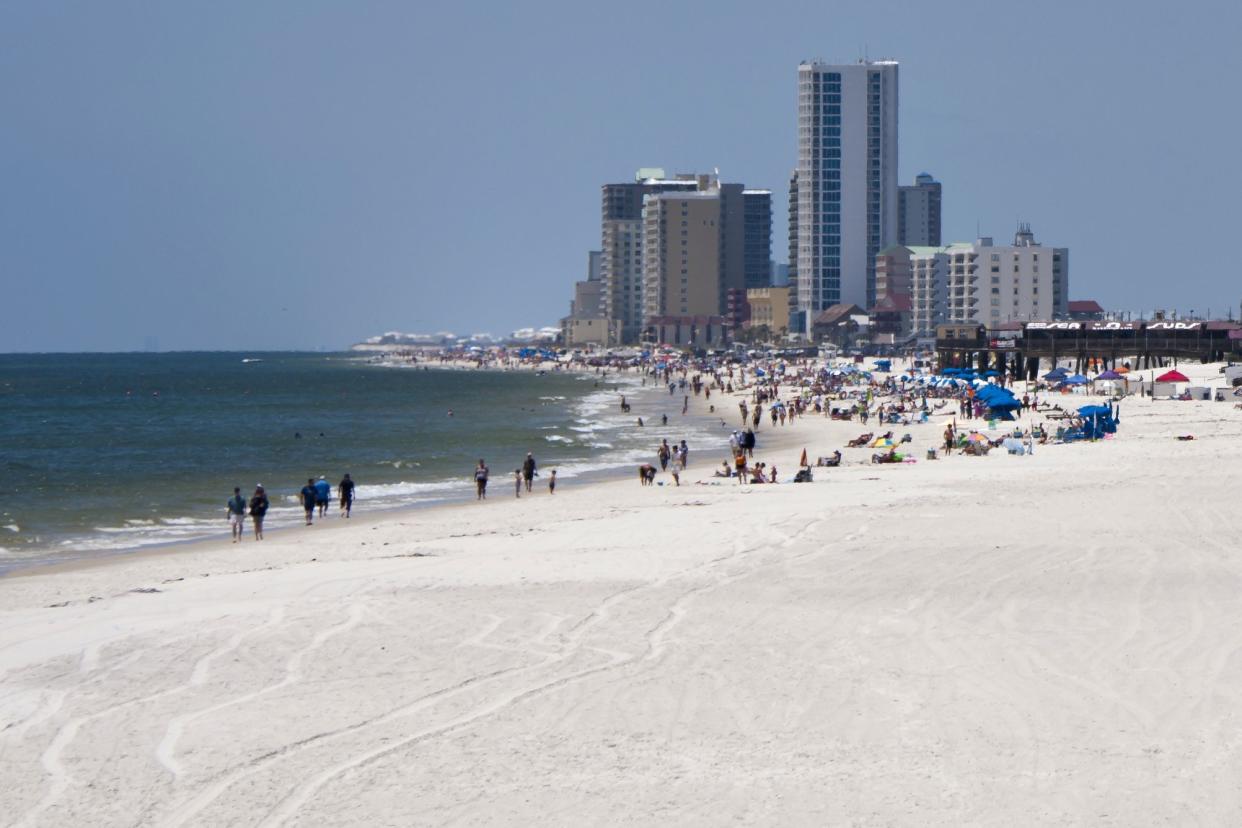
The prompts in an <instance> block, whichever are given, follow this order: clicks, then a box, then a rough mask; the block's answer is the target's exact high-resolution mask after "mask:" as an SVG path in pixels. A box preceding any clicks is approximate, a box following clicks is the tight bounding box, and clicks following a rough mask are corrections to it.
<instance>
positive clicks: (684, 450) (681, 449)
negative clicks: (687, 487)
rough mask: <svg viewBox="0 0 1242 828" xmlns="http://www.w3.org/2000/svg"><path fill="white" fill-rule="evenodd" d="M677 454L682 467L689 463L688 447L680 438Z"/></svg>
mask: <svg viewBox="0 0 1242 828" xmlns="http://www.w3.org/2000/svg"><path fill="white" fill-rule="evenodd" d="M677 455H678V459H679V460H680V461H681V467H682V468H683V469H684V468H685V467H686V466H688V465H690V447H689V446H687V445H686V441H685V440H682V441H681V445H680V446H678V447H677Z"/></svg>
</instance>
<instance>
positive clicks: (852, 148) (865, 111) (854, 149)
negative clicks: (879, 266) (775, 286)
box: [791, 60, 897, 324]
mask: <svg viewBox="0 0 1242 828" xmlns="http://www.w3.org/2000/svg"><path fill="white" fill-rule="evenodd" d="M797 176H798V177H797V181H798V225H797V227H798V260H797V274H798V283H797V296H798V299H797V302H798V310H799V311H801V312H803V314H802V316H803V317H804V318H805V319H807V320H810V319H814V318H815V316H816V315H817V314H818V312H819V311H821V310H823V309H824V308H827V307H829V306H831V305H834V304H837V303H842V302H844V303H852V304H857V305H861V306H863V307H871V306H872V305H873V304H874V303H875V255H876V253H878V252H879V251H881V250H883V249H884V248H886V247H888V246H889V245H891V244H893V243H894V242H895V241H896V240H897V62H896V61H889V60H883V61H871V60H864V61H859V62H858V63H850V64H828V63H818V62H814V63H802V64H800V65H799V66H798V169H797ZM791 264H792V263H791ZM808 324H809V322H808Z"/></svg>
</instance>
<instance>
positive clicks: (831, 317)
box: [812, 304, 866, 325]
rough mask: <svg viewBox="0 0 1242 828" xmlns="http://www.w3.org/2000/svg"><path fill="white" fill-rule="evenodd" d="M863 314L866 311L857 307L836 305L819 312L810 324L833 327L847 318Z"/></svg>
mask: <svg viewBox="0 0 1242 828" xmlns="http://www.w3.org/2000/svg"><path fill="white" fill-rule="evenodd" d="M865 313H866V311H864V310H863V309H862V308H860V307H858V305H848V304H836V305H832V306H831V307H827V308H824V309H823V310H822V311H820V312H819V315H818V316H816V317H815V321H814V322H813V323H812V324H815V325H835V324H837V323H838V322H841V321H843V320H845V319H847V318H848V317H851V316H858V315H860V314H865Z"/></svg>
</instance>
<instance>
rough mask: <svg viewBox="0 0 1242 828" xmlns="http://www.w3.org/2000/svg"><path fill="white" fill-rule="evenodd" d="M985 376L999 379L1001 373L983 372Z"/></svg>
mask: <svg viewBox="0 0 1242 828" xmlns="http://www.w3.org/2000/svg"><path fill="white" fill-rule="evenodd" d="M983 375H984V376H985V377H999V376H1000V371H984V372H983Z"/></svg>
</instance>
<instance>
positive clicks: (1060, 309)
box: [907, 224, 1069, 335]
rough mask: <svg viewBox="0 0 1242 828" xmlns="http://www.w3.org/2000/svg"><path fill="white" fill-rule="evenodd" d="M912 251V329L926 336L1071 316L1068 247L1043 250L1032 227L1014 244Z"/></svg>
mask: <svg viewBox="0 0 1242 828" xmlns="http://www.w3.org/2000/svg"><path fill="white" fill-rule="evenodd" d="M907 249H908V250H909V251H910V300H911V301H910V304H911V307H912V311H913V315H914V316H913V320H912V325H913V329H914V331H916V332H917V333H919V334H921V335H926V334H927V333H929V332H932V331H934V330H935V327H936V325H938V324H940V323H942V322H943V323H957V322H974V323H978V324H981V325H997V324H1000V323H1002V322H1025V321H1030V320H1041V319H1058V318H1061V317H1063V316H1065V315H1066V313H1067V310H1068V298H1067V297H1068V296H1069V248H1065V247H1044V246H1043V245H1041V244H1039V243H1038V242H1036V241H1035V235H1034V234H1033V233H1032V232H1031V228H1030V225H1026V224H1023V225H1020V226H1019V228H1018V232H1017V233H1016V234H1015V236H1014V243H1013V244H1012V245H996V244H993V242H992V239H991V238H989V237H983V238H980V239H978V240H976V241H975V242H974V243H973V244H967V243H957V244H949V245H945V246H943V247H909V248H907Z"/></svg>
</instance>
